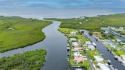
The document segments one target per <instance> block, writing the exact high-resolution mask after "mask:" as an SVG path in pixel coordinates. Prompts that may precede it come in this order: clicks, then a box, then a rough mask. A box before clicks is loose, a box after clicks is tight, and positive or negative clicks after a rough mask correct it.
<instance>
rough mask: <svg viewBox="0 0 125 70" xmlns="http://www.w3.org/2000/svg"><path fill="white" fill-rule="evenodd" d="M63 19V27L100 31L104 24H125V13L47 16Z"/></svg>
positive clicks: (58, 19)
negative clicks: (72, 16) (68, 16)
mask: <svg viewBox="0 0 125 70" xmlns="http://www.w3.org/2000/svg"><path fill="white" fill-rule="evenodd" d="M46 19H49V20H57V21H61V22H62V24H61V25H60V27H61V28H74V29H87V30H89V31H100V29H101V27H103V26H125V14H112V15H98V16H95V17H86V16H85V17H80V18H68V19H61V18H46Z"/></svg>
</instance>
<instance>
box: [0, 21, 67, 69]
mask: <svg viewBox="0 0 125 70" xmlns="http://www.w3.org/2000/svg"><path fill="white" fill-rule="evenodd" d="M59 25H60V22H57V21H53V24H51V25H49V26H47V27H45V28H44V29H43V32H44V33H45V35H46V39H45V40H44V41H41V42H39V43H36V44H34V45H31V46H27V47H25V48H19V49H15V50H11V51H7V52H4V53H0V57H4V56H12V55H14V54H16V53H23V52H26V51H31V50H35V49H40V48H43V49H45V50H47V55H46V62H45V65H44V66H43V67H42V68H41V70H66V69H67V67H68V63H67V60H66V58H67V48H66V47H67V38H66V37H65V36H64V35H63V34H62V33H60V32H59V31H58V30H57V29H58V27H59Z"/></svg>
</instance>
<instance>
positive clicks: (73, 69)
mask: <svg viewBox="0 0 125 70" xmlns="http://www.w3.org/2000/svg"><path fill="white" fill-rule="evenodd" d="M69 70H85V69H84V68H81V67H70V68H69Z"/></svg>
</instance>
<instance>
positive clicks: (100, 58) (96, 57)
mask: <svg viewBox="0 0 125 70" xmlns="http://www.w3.org/2000/svg"><path fill="white" fill-rule="evenodd" d="M94 58H95V60H96V61H97V62H103V60H104V59H103V58H102V57H101V56H94Z"/></svg>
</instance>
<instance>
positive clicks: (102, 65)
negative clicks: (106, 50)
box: [98, 63, 110, 70]
mask: <svg viewBox="0 0 125 70" xmlns="http://www.w3.org/2000/svg"><path fill="white" fill-rule="evenodd" d="M98 66H99V67H100V69H101V70H110V68H109V67H108V66H107V65H106V64H102V63H98Z"/></svg>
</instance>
